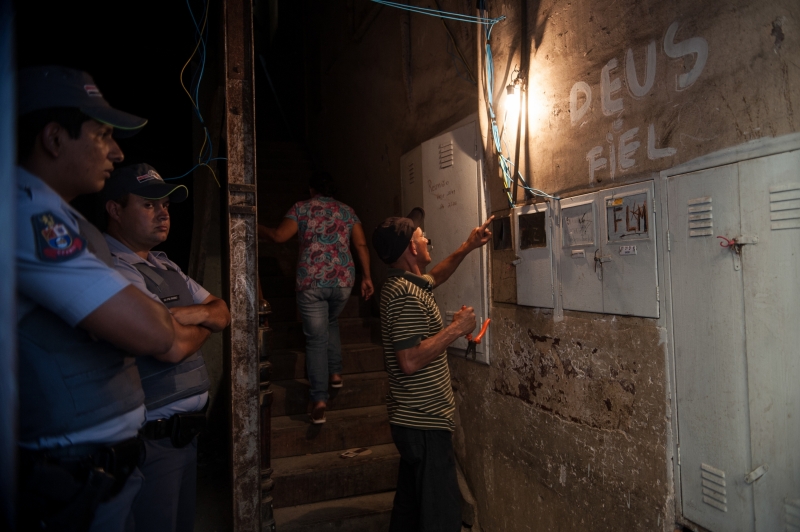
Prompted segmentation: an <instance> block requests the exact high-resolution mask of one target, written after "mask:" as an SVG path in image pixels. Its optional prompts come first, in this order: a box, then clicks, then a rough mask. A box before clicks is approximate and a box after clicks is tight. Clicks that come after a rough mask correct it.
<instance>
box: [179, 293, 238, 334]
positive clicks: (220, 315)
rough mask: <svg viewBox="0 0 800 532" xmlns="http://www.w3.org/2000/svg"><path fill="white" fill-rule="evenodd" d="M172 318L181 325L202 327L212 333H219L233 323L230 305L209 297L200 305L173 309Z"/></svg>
mask: <svg viewBox="0 0 800 532" xmlns="http://www.w3.org/2000/svg"><path fill="white" fill-rule="evenodd" d="M169 311H170V312H171V313H172V317H173V318H174V319H175V321H177V322H178V323H180V324H181V325H201V326H203V327H205V328H207V329H210V330H211V332H219V331H221V330H222V329H224V328H225V327H227V326H228V325H229V324H230V322H231V315H230V312H229V311H228V305H227V304H226V303H225V301H223V300H222V299H219V298H218V297H214V296H212V295H209V296H208V297H207V298H206V299H205V301H203V302H202V303H200V304H199V305H187V306H185V307H172V308H171V309H169Z"/></svg>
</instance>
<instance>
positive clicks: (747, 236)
mask: <svg viewBox="0 0 800 532" xmlns="http://www.w3.org/2000/svg"><path fill="white" fill-rule="evenodd" d="M739 183H740V190H741V212H742V232H741V235H742V237H743V238H741V239H740V240H741V241H743V242H750V243H747V244H744V245H743V246H741V254H742V257H741V258H742V272H743V277H744V309H745V332H746V335H747V368H748V376H749V392H750V441H751V446H752V453H753V455H752V456H753V458H752V466H753V468H754V469H757V468H759V467H760V466H764V468H765V469H766V472H764V469H762V470H760V471H757V473H756V475H758V474H759V473H762V472H764V473H763V476H761V478H758V479H757V480H754V481H753V497H754V500H755V518H756V530H758V531H759V532H771V531H773V530H780V531H800V351H799V350H800V347H798V346H800V264H798V262H799V261H800V151H794V152H789V153H782V154H780V155H774V156H771V157H763V158H759V159H754V160H750V161H745V162H742V163H739ZM725 236H727V237H728V238H732V237H734V236H738V235H725ZM756 238H757V239H758V240H757V242H756ZM756 475H753V477H755V476H756Z"/></svg>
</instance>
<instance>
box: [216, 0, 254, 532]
mask: <svg viewBox="0 0 800 532" xmlns="http://www.w3.org/2000/svg"><path fill="white" fill-rule="evenodd" d="M223 12H224V15H223V20H224V22H223V28H224V42H225V117H226V130H227V139H226V140H227V158H228V161H227V163H228V164H227V167H228V179H227V183H226V190H225V198H226V201H225V204H226V210H225V213H224V214H223V220H224V221H223V225H224V226H225V229H226V230H224V231H223V235H224V237H223V238H224V239H225V243H226V246H225V248H226V249H225V252H226V256H225V257H224V259H225V262H226V263H227V264H226V265H227V266H228V268H227V270H228V271H227V275H223V279H224V284H225V291H226V296H227V298H228V301H229V302H230V309H231V326H230V333H229V334H227V335H226V337H225V343H226V345H225V348H226V352H227V353H228V354H229V356H230V358H229V360H230V368H231V370H230V389H231V417H230V422H231V446H230V450H231V459H232V464H231V475H232V478H231V488H232V497H233V531H234V532H259V531H260V530H261V475H260V470H261V466H260V453H259V437H258V433H259V357H258V315H257V309H256V299H257V297H256V275H257V261H258V259H257V253H258V250H257V243H256V150H255V102H254V79H253V8H252V2H251V0H225V1H224V5H223Z"/></svg>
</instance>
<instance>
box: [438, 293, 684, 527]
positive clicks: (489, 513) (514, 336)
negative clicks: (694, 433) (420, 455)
mask: <svg viewBox="0 0 800 532" xmlns="http://www.w3.org/2000/svg"><path fill="white" fill-rule="evenodd" d="M492 327H493V328H494V334H493V338H495V339H496V340H495V344H494V346H493V351H492V352H493V355H494V358H493V360H492V364H491V367H489V368H485V367H481V366H478V365H475V364H473V363H469V362H466V361H463V360H461V359H456V358H451V371H452V376H453V379H454V381H455V382H456V387H457V391H456V401H457V404H458V412H459V420H458V428H457V433H456V438H455V441H456V442H457V444H456V453H457V456H458V457H459V461H460V462H461V463H462V466H463V467H464V469H465V471H466V475H467V477H468V479H469V481H470V485H471V487H472V490H473V493H474V494H475V497H476V499H477V500H478V504H479V511H478V515H479V516H480V520H481V526H482V529H483V530H485V531H516V530H519V531H523V530H541V531H545V530H547V531H557V530H564V531H568V530H570V531H571V530H612V529H614V530H616V529H621V530H658V529H663V528H664V527H665V525H666V524H667V522H668V521H669V519H671V516H670V515H669V512H670V509H669V504H670V496H669V487H668V485H667V482H666V467H665V457H666V448H665V445H666V441H667V440H666V431H667V420H666V415H667V405H666V402H665V401H664V397H665V386H666V378H665V375H664V339H665V332H664V330H663V329H660V328H658V327H656V326H655V324H654V323H653V321H652V320H645V319H630V318H628V319H620V318H619V317H614V316H607V315H599V314H586V313H568V315H567V316H566V317H565V319H564V320H563V321H561V322H559V323H554V321H553V319H552V314H551V312H549V311H547V312H545V311H532V310H530V309H526V308H523V307H517V306H514V305H496V306H495V307H494V309H493V320H492ZM669 522H671V521H669Z"/></svg>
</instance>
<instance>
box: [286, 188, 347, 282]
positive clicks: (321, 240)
mask: <svg viewBox="0 0 800 532" xmlns="http://www.w3.org/2000/svg"><path fill="white" fill-rule="evenodd" d="M286 218H289V219H290V220H294V221H295V222H297V236H298V239H299V241H300V252H299V253H298V256H297V280H296V282H295V290H298V291H300V290H310V289H312V288H335V287H347V286H353V285H354V284H355V276H356V269H355V266H354V264H353V256H352V255H351V254H350V235H351V234H352V230H353V225H355V224H358V223H361V221H360V220H359V219H358V216H356V213H355V211H353V209H352V208H351V207H349V206H347V205H345V204H344V203H342V202H340V201H337V200H335V199H333V198H330V197H326V196H322V195H319V194H318V195H316V196H314V197H313V198H311V199H310V200H305V201H298V202H297V203H295V204H294V205H292V208H291V209H289V212H287V213H286Z"/></svg>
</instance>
